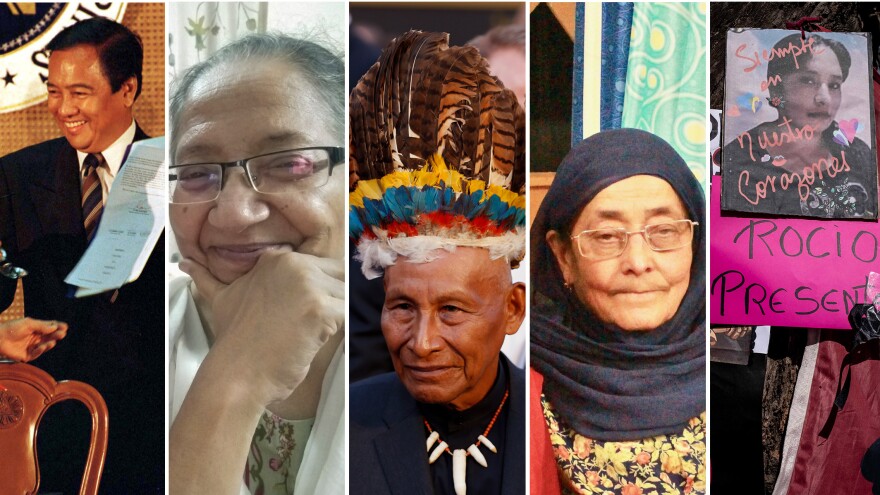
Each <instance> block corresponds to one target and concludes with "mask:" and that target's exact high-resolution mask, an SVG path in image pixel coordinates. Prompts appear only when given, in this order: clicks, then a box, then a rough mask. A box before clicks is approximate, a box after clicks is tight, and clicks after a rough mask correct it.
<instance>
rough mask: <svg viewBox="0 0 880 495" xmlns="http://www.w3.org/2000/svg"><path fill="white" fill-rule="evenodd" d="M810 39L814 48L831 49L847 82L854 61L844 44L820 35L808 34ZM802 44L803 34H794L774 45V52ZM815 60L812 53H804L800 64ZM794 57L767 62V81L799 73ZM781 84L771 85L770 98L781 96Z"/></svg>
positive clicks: (774, 58)
mask: <svg viewBox="0 0 880 495" xmlns="http://www.w3.org/2000/svg"><path fill="white" fill-rule="evenodd" d="M807 36H809V37H810V38H812V39H813V47H817V46H827V47H828V48H830V49H831V51H832V52H834V54H835V55H836V56H837V62H838V63H840V71H841V74H843V80H844V81H845V80H846V78H847V76H849V68H850V66H851V65H852V59H851V58H850V56H849V51H848V50H847V49H846V47H845V46H843V43H841V42H839V41H837V40H832V39H829V38H825V37H822V36H820V35H818V34H808V35H807ZM800 43H801V34H800V33H794V34H791V35H788V36H786V37H784V38H782V39H781V40H779V41H777V42H776V44H775V45H773V50H774V51H776V50H783V49H786V48H788V46H789V45H794V46H798V45H800ZM812 58H813V53H812V51H808V52H806V53H803V54H802V55H800V57H799V62H798V64H799V65H801V64H804V63H806V62H809V61H810V60H811V59H812ZM794 62H795V60H794V57H791V56H785V57H773V59H772V60H770V61H769V62H767V79H768V80H769V79H770V78H772V77H774V76H787V75H788V74H792V73H794V72H797V71H798V68H797V67H795V64H794ZM783 84H784V83H780V84H771V85H770V88H769V90H770V96H771V97H775V96H779V95H780V92H781V91H782V87H781V86H782V85H783Z"/></svg>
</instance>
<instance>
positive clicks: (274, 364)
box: [180, 252, 345, 406]
mask: <svg viewBox="0 0 880 495" xmlns="http://www.w3.org/2000/svg"><path fill="white" fill-rule="evenodd" d="M180 268H181V270H183V271H184V272H186V273H187V274H189V275H190V276H191V277H192V278H193V281H194V282H195V284H196V288H197V290H198V293H199V297H201V298H204V299H205V302H207V307H209V308H210V310H211V312H212V314H211V316H210V319H211V321H212V323H213V326H212V330H213V333H214V336H215V338H216V341H215V342H214V345H213V346H212V348H211V352H210V354H211V358H212V360H216V359H221V360H222V362H224V363H227V365H228V366H229V367H231V369H233V370H235V373H227V374H226V376H227V379H231V380H234V381H236V382H238V383H231V384H230V386H236V388H237V389H238V390H242V389H247V390H250V392H251V394H252V396H253V397H254V399H255V400H257V401H259V402H261V403H262V404H263V405H264V406H265V405H268V404H271V403H273V402H277V401H280V400H283V399H285V398H287V397H288V396H289V395H290V394H291V393H293V391H294V390H296V388H297V387H298V386H299V385H300V384H301V383H302V381H303V380H304V379H305V377H306V374H307V373H308V371H309V367H310V365H311V364H312V361H313V359H314V358H315V355H316V354H317V353H318V351H319V350H320V349H321V347H322V346H323V345H324V344H326V343H327V341H328V340H329V339H330V338H331V337H332V336H333V335H334V334H336V332H338V331H340V330H342V329H343V328H344V322H345V282H344V280H345V268H344V263H343V261H342V260H341V259H330V258H319V257H316V256H312V255H308V254H302V253H295V252H284V253H267V254H264V255H263V256H261V257H260V259H259V261H258V262H257V264H256V265H255V266H254V268H253V270H251V271H250V272H249V273H247V274H245V275H244V276H242V277H240V278H239V279H237V280H235V281H234V282H232V283H231V284H228V285H227V284H224V283H222V282H220V281H218V280H217V279H216V278H214V276H212V275H211V273H210V272H209V271H208V270H207V269H206V268H205V267H204V266H202V265H199V264H198V263H196V262H193V261H192V260H184V261H183V262H181V264H180ZM230 377H231V378H230Z"/></svg>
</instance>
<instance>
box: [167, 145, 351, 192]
mask: <svg viewBox="0 0 880 495" xmlns="http://www.w3.org/2000/svg"><path fill="white" fill-rule="evenodd" d="M344 151H345V150H344V149H343V148H339V147H328V146H316V147H310V148H296V149H292V150H285V151H277V152H275V153H267V154H265V155H258V156H253V157H250V158H245V159H243V160H236V161H232V162H226V163H193V164H184V165H171V166H170V167H169V170H168V173H169V174H168V187H169V195H168V197H169V198H170V201H171V203H172V204H191V203H205V202H208V201H214V200H215V199H217V198H218V197H220V191H221V190H222V189H223V185H224V184H226V180H225V178H224V175H226V176H227V177H228V174H227V173H226V169H227V168H230V167H241V168H243V169H244V171H245V174H244V175H245V177H247V181H248V183H249V184H250V185H251V187H253V188H254V190H255V191H257V192H258V193H262V194H283V193H289V192H294V191H304V190H308V189H315V188H318V187H321V186H323V185H324V184H326V183H327V181H328V180H330V174H331V173H332V171H333V167H334V166H335V165H338V164H339V163H342V161H343V153H344Z"/></svg>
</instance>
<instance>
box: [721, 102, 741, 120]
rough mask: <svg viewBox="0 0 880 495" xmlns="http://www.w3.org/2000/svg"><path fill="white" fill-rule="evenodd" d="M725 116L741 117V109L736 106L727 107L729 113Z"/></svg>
mask: <svg viewBox="0 0 880 495" xmlns="http://www.w3.org/2000/svg"><path fill="white" fill-rule="evenodd" d="M725 115H727V116H728V117H739V116H740V115H741V114H740V113H739V107H738V106H736V105H731V106H729V107H727V112H725Z"/></svg>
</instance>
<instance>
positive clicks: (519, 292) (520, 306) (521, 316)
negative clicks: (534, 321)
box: [504, 282, 526, 335]
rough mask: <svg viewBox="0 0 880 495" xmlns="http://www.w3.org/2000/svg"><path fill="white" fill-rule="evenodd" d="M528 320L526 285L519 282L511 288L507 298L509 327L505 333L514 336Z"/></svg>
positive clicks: (507, 326)
mask: <svg viewBox="0 0 880 495" xmlns="http://www.w3.org/2000/svg"><path fill="white" fill-rule="evenodd" d="M525 319H526V284H524V283H522V282H517V283H515V284H513V285H512V286H511V287H510V294H509V295H508V296H507V325H506V327H505V329H504V333H506V334H507V335H513V334H515V333H516V332H517V330H519V327H520V326H522V322H523V320H525Z"/></svg>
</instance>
